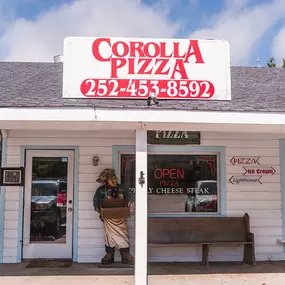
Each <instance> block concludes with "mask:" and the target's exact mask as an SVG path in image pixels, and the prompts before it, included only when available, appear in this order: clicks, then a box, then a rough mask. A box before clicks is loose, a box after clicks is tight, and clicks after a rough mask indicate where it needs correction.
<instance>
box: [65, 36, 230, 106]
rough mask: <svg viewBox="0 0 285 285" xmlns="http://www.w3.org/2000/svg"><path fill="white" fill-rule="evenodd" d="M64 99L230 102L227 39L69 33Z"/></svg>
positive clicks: (66, 43)
mask: <svg viewBox="0 0 285 285" xmlns="http://www.w3.org/2000/svg"><path fill="white" fill-rule="evenodd" d="M63 54H64V55H63V56H64V62H63V88H62V97H63V98H73V99H75V98H76V99H79V98H87V99H112V100H114V99H135V100H141V99H147V98H148V97H149V96H150V94H153V93H155V94H156V96H157V98H158V99H164V100H173V99H176V100H177V99H178V100H204V101H208V100H210V101H211V100H218V101H219V100H224V101H229V100H231V66H230V46H229V42H228V41H227V40H209V39H185V38H179V39H177V38H127V37H67V38H65V40H64V53H63Z"/></svg>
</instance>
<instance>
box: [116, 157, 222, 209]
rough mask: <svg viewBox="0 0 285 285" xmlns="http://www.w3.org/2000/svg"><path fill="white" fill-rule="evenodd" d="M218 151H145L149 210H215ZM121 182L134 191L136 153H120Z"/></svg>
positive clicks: (216, 204) (216, 206)
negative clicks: (149, 153)
mask: <svg viewBox="0 0 285 285" xmlns="http://www.w3.org/2000/svg"><path fill="white" fill-rule="evenodd" d="M217 180H218V174H217V154H210V155H208V154H207V155H204V154H191V155H148V208H149V212H150V213H174V212H178V213H179V212H180V213H181V212H218V185H217ZM121 183H122V185H123V186H124V187H126V188H129V189H131V190H132V191H135V155H134V154H122V155H121Z"/></svg>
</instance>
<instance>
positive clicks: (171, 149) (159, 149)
mask: <svg viewBox="0 0 285 285" xmlns="http://www.w3.org/2000/svg"><path fill="white" fill-rule="evenodd" d="M147 150H148V151H147V154H148V155H172V154H173V155H193V154H194V155H195V154H198V155H217V178H218V179H217V180H218V181H217V185H218V191H217V193H218V201H219V203H218V211H217V212H216V213H213V212H205V213H203V212H199V213H197V212H196V213H193V212H181V213H175V212H173V213H148V217H197V216H198V217H199V216H200V217H201V216H202V217H203V216H207V217H208V216H214V217H219V216H221V217H222V216H226V158H225V147H207V146H158V145H148V148H147ZM135 153H136V152H135V146H133V145H129V146H113V168H114V169H115V171H116V173H117V176H118V179H119V183H120V182H121V154H135ZM133 215H134V213H133Z"/></svg>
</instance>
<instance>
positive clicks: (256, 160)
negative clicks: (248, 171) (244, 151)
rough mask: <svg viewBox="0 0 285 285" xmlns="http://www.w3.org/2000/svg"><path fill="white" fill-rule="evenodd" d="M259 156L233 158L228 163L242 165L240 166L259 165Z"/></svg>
mask: <svg viewBox="0 0 285 285" xmlns="http://www.w3.org/2000/svg"><path fill="white" fill-rule="evenodd" d="M259 159H260V157H259V156H234V157H233V158H232V159H231V160H230V162H231V164H232V165H237V164H242V165H245V164H247V165H249V164H258V165H259V164H260V163H259Z"/></svg>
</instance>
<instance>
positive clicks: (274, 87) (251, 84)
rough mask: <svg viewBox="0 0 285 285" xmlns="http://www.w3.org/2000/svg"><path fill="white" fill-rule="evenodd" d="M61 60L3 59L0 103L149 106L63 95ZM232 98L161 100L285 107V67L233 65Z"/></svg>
mask: <svg viewBox="0 0 285 285" xmlns="http://www.w3.org/2000/svg"><path fill="white" fill-rule="evenodd" d="M62 68H63V65H62V63H42V62H40V63H38V62H0V107H71V106H77V107H84V106H86V107H87V106H94V107H101V108H147V106H146V100H113V99H103V100H102V99H65V98H62V94H61V92H62ZM231 77H232V83H231V86H232V100H231V101H201V100H199V101H198V100H159V106H158V107H156V108H163V109H169V108H170V109H183V110H207V111H269V112H284V111H285V100H284V99H285V69H282V68H274V69H272V68H267V67H231Z"/></svg>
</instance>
